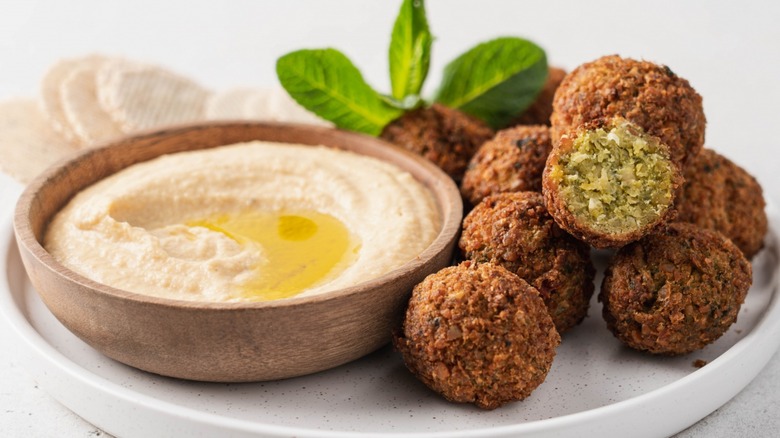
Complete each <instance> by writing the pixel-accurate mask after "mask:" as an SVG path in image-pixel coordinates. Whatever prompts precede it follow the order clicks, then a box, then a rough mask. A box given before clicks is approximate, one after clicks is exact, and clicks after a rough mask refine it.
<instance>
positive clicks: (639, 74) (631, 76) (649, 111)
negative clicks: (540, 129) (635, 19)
mask: <svg viewBox="0 0 780 438" xmlns="http://www.w3.org/2000/svg"><path fill="white" fill-rule="evenodd" d="M613 116H622V117H624V118H626V119H628V120H630V121H632V122H634V123H635V124H637V125H639V126H641V127H642V129H644V130H645V131H646V132H647V133H648V134H650V135H654V136H656V137H659V138H660V139H661V141H662V142H663V143H664V144H666V145H667V146H668V147H669V150H670V152H671V154H672V159H673V160H674V161H675V163H677V164H678V165H679V166H681V167H684V166H685V164H686V163H687V162H688V161H689V160H690V159H692V158H693V157H695V156H696V155H698V153H699V151H701V149H702V147H703V146H704V127H705V124H706V119H705V117H704V109H703V106H702V99H701V96H700V95H699V94H698V93H697V92H696V90H694V89H693V88H692V87H691V85H690V84H689V83H688V81H687V80H685V79H683V78H681V77H679V76H677V75H676V74H675V73H674V72H673V71H672V70H671V69H670V68H669V67H667V66H665V65H658V64H653V63H651V62H646V61H636V60H633V59H627V58H621V57H620V56H617V55H612V56H604V57H602V58H599V59H597V60H595V61H593V62H589V63H586V64H583V65H581V66H579V67H577V68H576V69H574V71H572V72H571V73H570V74H569V75H567V76H566V78H565V79H564V80H563V82H562V83H561V85H560V87H558V89H557V91H556V92H555V98H554V100H553V113H552V116H551V123H552V131H551V132H552V139H553V143H555V142H556V141H557V140H558V139H559V138H560V137H561V136H562V135H564V134H566V133H567V132H571V131H572V130H574V129H575V128H577V127H578V126H580V125H582V124H585V123H588V122H590V121H592V120H596V119H600V118H611V117H613Z"/></svg>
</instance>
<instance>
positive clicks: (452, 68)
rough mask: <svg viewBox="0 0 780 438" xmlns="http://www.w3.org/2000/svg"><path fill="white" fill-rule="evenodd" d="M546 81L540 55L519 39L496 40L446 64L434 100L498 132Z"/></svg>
mask: <svg viewBox="0 0 780 438" xmlns="http://www.w3.org/2000/svg"><path fill="white" fill-rule="evenodd" d="M546 80H547V57H546V55H545V53H544V50H542V49H541V48H540V47H539V46H537V45H536V44H534V43H532V42H531V41H528V40H525V39H522V38H513V37H503V38H497V39H494V40H491V41H488V42H486V43H482V44H479V45H477V46H476V47H474V48H472V49H470V50H469V51H467V52H466V53H464V54H462V55H461V56H459V57H458V58H456V59H455V60H453V61H452V62H450V63H449V64H448V65H447V66H446V67H445V68H444V78H443V79H442V84H441V87H440V88H439V90H438V92H437V94H436V97H435V100H436V101H437V102H440V103H442V104H444V105H447V106H449V107H451V108H457V109H460V110H461V111H463V112H466V113H468V114H471V115H473V116H475V117H478V118H480V119H482V120H484V121H485V122H487V123H488V124H489V125H490V126H492V127H493V128H501V127H504V126H506V124H507V123H509V122H510V121H511V120H512V119H513V118H514V117H515V116H517V115H518V114H520V112H522V111H523V110H524V109H526V108H527V107H528V106H529V105H530V104H531V103H532V102H533V101H534V99H535V98H536V95H537V94H539V91H540V90H541V89H542V86H543V85H544V82H545V81H546Z"/></svg>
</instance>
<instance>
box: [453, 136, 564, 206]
mask: <svg viewBox="0 0 780 438" xmlns="http://www.w3.org/2000/svg"><path fill="white" fill-rule="evenodd" d="M550 149H552V143H550V129H549V128H548V127H547V126H543V125H535V126H515V127H514V128H508V129H504V130H502V131H499V132H498V133H497V134H496V136H495V137H493V139H492V140H489V141H487V142H486V143H485V144H483V145H482V146H481V147H480V148H479V149H478V150H477V153H476V154H474V156H473V157H472V158H471V161H470V162H469V165H468V168H466V173H465V175H463V181H462V182H461V185H460V191H461V194H462V195H463V197H464V198H465V199H466V200H467V201H469V202H470V203H471V205H477V204H479V202H480V201H481V200H482V199H483V198H485V197H486V196H489V195H494V194H496V193H505V192H522V191H534V192H541V191H542V172H543V171H544V164H545V162H546V161H547V156H548V155H549V154H550Z"/></svg>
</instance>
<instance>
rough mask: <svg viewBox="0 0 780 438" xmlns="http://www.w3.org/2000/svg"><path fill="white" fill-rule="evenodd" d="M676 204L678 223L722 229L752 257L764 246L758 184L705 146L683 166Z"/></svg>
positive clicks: (763, 213) (764, 224)
mask: <svg viewBox="0 0 780 438" xmlns="http://www.w3.org/2000/svg"><path fill="white" fill-rule="evenodd" d="M684 175H685V184H683V190H682V194H681V196H680V198H679V199H678V200H677V202H676V203H675V205H676V206H677V211H678V212H679V216H678V217H677V220H678V221H680V222H690V223H693V224H696V225H698V226H700V227H703V228H707V229H710V230H715V231H719V232H721V233H722V234H723V235H724V236H726V237H728V238H729V239H731V241H732V242H734V244H735V245H737V246H738V247H739V249H741V250H742V252H743V253H744V254H745V257H747V258H748V259H750V258H752V257H753V256H754V255H756V253H758V252H759V251H760V250H761V248H762V247H763V245H764V236H765V235H766V231H767V217H766V211H764V207H765V206H766V202H764V195H763V193H762V189H761V185H760V184H759V183H758V181H756V179H755V178H753V176H752V175H750V174H749V173H748V172H747V171H745V170H744V169H743V168H741V167H739V166H738V165H736V164H734V163H733V162H732V161H730V160H729V159H728V158H726V157H724V156H722V155H720V154H718V153H717V152H715V151H713V150H712V149H704V150H703V151H702V152H701V153H700V154H699V156H697V157H696V159H695V160H693V162H692V163H691V165H690V166H688V167H687V168H686V169H685V172H684Z"/></svg>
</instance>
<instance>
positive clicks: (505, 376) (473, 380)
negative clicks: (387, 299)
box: [394, 261, 561, 409]
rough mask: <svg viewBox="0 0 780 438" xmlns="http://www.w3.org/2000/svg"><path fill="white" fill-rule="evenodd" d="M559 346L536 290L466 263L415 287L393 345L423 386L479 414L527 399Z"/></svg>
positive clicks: (504, 272) (504, 274) (485, 265)
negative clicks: (471, 406)
mask: <svg viewBox="0 0 780 438" xmlns="http://www.w3.org/2000/svg"><path fill="white" fill-rule="evenodd" d="M560 341H561V338H560V336H559V335H558V332H556V331H555V326H554V325H553V322H552V320H551V319H550V315H548V314H547V309H546V308H545V307H544V303H543V302H542V299H541V298H540V297H539V293H538V292H537V291H536V289H534V288H533V287H531V286H530V285H529V284H528V283H526V282H525V281H524V280H522V279H521V278H520V277H518V276H516V275H515V274H512V273H511V272H509V271H507V270H506V269H504V268H502V267H500V266H497V265H493V264H488V263H482V264H476V263H471V262H468V261H466V262H463V263H461V264H460V265H457V266H452V267H448V268H444V269H442V270H441V271H439V272H437V273H435V274H431V275H429V276H428V277H426V278H425V280H423V281H422V282H421V283H420V284H418V285H417V286H416V287H415V288H414V291H413V292H412V297H411V299H410V300H409V307H408V309H407V311H406V317H405V319H404V323H403V328H402V332H401V333H399V334H397V335H396V336H395V339H394V343H395V346H396V348H397V349H398V350H399V351H400V352H401V355H402V356H403V359H404V362H405V363H406V366H407V367H408V368H409V370H410V371H411V372H412V373H413V374H415V375H416V376H417V377H418V378H419V379H420V380H422V382H423V383H425V384H426V385H427V386H428V387H430V388H431V389H433V390H434V391H436V392H438V393H440V394H441V395H443V396H444V398H446V399H447V400H450V401H453V402H459V403H474V404H475V405H477V406H479V407H480V408H483V409H495V408H497V407H499V406H501V405H503V404H506V403H509V402H512V401H516V400H522V399H524V398H526V397H528V396H529V395H530V394H531V392H532V391H533V390H534V389H536V387H537V386H539V384H541V383H542V382H543V381H544V379H545V377H546V376H547V373H548V371H549V370H550V366H551V365H552V361H553V358H554V357H555V349H556V347H557V346H558V345H559V344H560Z"/></svg>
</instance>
